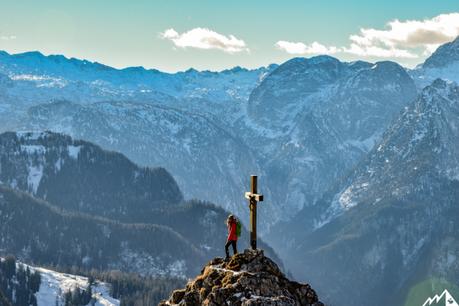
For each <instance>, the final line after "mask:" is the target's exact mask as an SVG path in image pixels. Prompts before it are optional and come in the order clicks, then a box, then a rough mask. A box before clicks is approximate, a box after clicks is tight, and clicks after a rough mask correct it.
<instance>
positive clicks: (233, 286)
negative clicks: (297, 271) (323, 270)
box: [159, 250, 323, 306]
mask: <svg viewBox="0 0 459 306" xmlns="http://www.w3.org/2000/svg"><path fill="white" fill-rule="evenodd" d="M159 305H160V306H166V305H182V306H187V305H189V306H191V305H208V306H217V305H238V306H239V305H240V306H258V305H260V306H261V305H263V306H265V305H272V306H274V305H275V306H287V305H289V306H290V305H291V306H297V305H313V306H323V304H322V303H321V302H319V299H318V297H317V294H316V292H315V291H314V290H313V289H312V288H311V286H309V285H308V284H300V283H297V282H294V281H290V280H289V279H287V278H286V277H285V275H284V274H283V273H282V271H281V270H280V269H279V267H278V266H277V265H276V264H275V263H274V262H273V261H272V260H271V259H269V258H268V257H266V256H264V253H263V251H262V250H245V251H244V253H240V254H237V255H234V256H233V257H232V258H231V259H230V260H229V261H224V260H223V258H219V257H217V258H214V259H213V260H211V261H210V262H209V263H208V264H207V265H206V266H205V267H204V268H203V269H202V271H201V274H200V275H198V276H197V277H196V278H195V279H194V280H192V281H190V282H188V284H187V285H186V287H185V289H180V290H175V291H174V292H173V293H172V295H171V297H170V298H169V300H167V301H162V302H161V303H160V304H159Z"/></svg>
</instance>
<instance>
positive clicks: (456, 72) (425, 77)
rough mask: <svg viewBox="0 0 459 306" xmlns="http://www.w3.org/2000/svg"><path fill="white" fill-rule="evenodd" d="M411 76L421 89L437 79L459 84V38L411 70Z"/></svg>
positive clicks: (441, 47) (440, 48)
mask: <svg viewBox="0 0 459 306" xmlns="http://www.w3.org/2000/svg"><path fill="white" fill-rule="evenodd" d="M410 74H411V75H412V76H413V79H414V80H415V82H416V83H417V84H418V87H419V88H423V87H425V86H427V85H429V84H430V83H432V82H433V81H434V80H435V79H437V78H441V79H445V80H449V81H454V82H457V83H459V37H457V38H456V39H455V40H454V41H452V42H449V43H446V44H444V45H442V46H440V47H439V48H438V49H437V50H436V51H435V52H434V53H433V54H432V55H431V56H430V57H429V58H427V59H426V61H425V62H424V63H423V64H422V65H419V66H418V67H417V68H416V69H414V70H411V71H410Z"/></svg>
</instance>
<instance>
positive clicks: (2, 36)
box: [0, 35, 16, 40]
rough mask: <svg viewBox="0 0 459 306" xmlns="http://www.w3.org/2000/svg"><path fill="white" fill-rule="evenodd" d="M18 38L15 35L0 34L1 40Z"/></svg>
mask: <svg viewBox="0 0 459 306" xmlns="http://www.w3.org/2000/svg"><path fill="white" fill-rule="evenodd" d="M13 39H16V36H14V35H0V40H13Z"/></svg>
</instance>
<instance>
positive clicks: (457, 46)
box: [422, 36, 459, 68]
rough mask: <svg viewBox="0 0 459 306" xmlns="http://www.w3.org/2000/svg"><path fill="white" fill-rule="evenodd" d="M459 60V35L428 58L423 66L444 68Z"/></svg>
mask: <svg viewBox="0 0 459 306" xmlns="http://www.w3.org/2000/svg"><path fill="white" fill-rule="evenodd" d="M457 61H459V36H458V37H457V38H456V39H455V40H453V41H451V42H449V43H446V44H444V45H442V46H440V47H439V48H438V49H437V50H436V51H435V52H434V53H433V54H432V55H431V56H430V57H429V58H427V59H426V61H425V62H424V64H423V65H422V67H423V68H443V67H445V66H448V65H449V64H451V63H453V62H457Z"/></svg>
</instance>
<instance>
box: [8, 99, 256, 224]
mask: <svg viewBox="0 0 459 306" xmlns="http://www.w3.org/2000/svg"><path fill="white" fill-rule="evenodd" d="M220 124H221V122H220ZM17 127H18V129H19V130H51V131H59V132H64V133H66V134H68V135H71V136H74V137H76V138H79V139H86V140H89V141H92V142H94V143H97V144H99V145H101V146H102V147H104V148H106V149H110V150H115V151H119V152H123V153H124V154H125V155H126V156H127V157H129V158H130V159H132V160H134V161H136V162H137V163H139V164H141V165H144V166H160V167H164V168H166V169H167V170H168V171H169V172H170V173H171V174H172V175H173V177H174V178H175V179H176V180H177V182H178V185H179V186H180V188H181V190H182V191H183V193H184V195H185V196H186V197H187V198H197V199H202V200H207V201H211V202H213V203H216V204H218V205H219V206H221V207H224V208H226V209H228V210H232V211H233V212H235V213H237V214H239V215H241V216H242V215H244V216H245V215H247V214H246V213H244V211H245V210H246V206H244V205H243V204H242V203H241V201H242V199H243V191H244V188H246V186H248V182H247V180H248V178H249V175H250V174H252V173H260V172H261V170H260V167H259V166H258V162H257V158H256V155H255V154H254V153H253V152H252V150H251V149H250V148H249V147H248V146H247V145H246V144H245V143H244V142H243V141H242V140H241V139H240V138H238V137H236V136H235V135H233V134H231V132H229V131H228V130H227V129H225V128H223V127H222V126H221V125H219V124H217V123H215V122H214V121H213V120H210V119H209V118H207V117H205V116H203V115H200V114H194V113H190V112H186V111H183V110H179V109H176V108H171V107H166V106H159V105H153V104H149V103H140V102H101V103H93V104H86V105H81V104H76V103H71V102H66V101H60V102H53V103H50V104H44V105H38V106H35V107H31V108H30V109H29V111H28V114H27V117H25V118H24V119H23V120H22V123H21V124H17Z"/></svg>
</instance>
